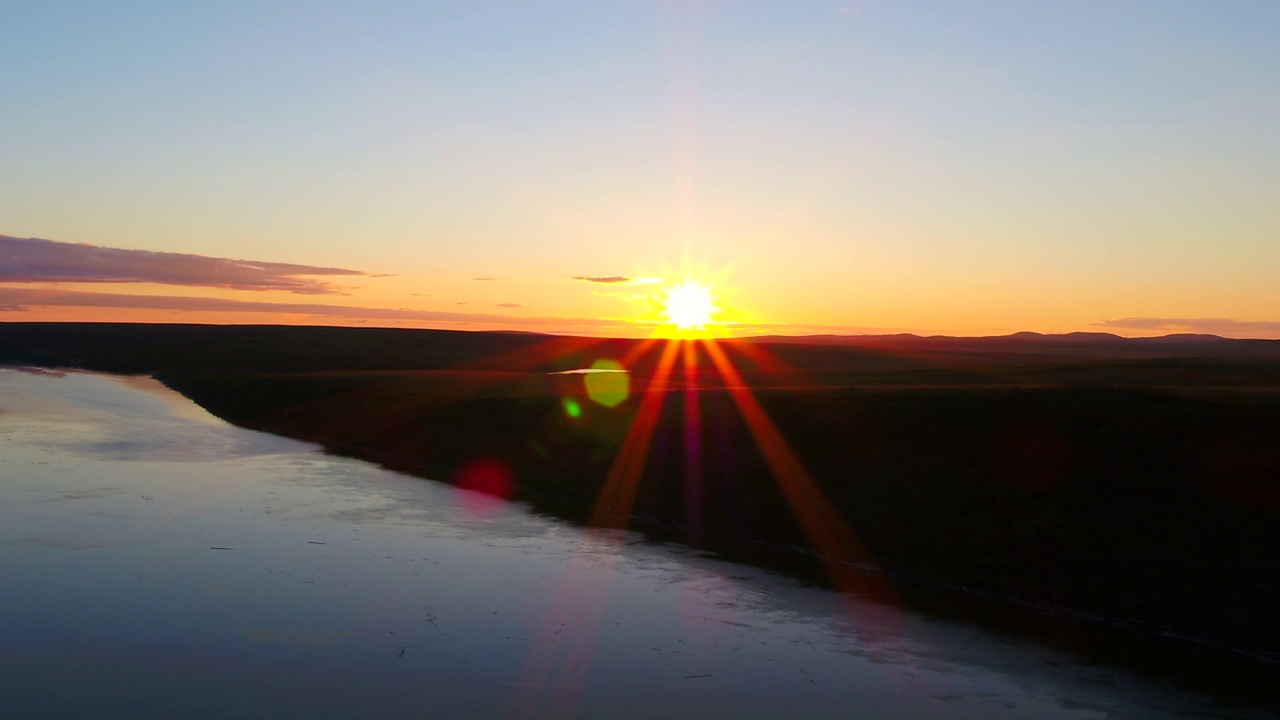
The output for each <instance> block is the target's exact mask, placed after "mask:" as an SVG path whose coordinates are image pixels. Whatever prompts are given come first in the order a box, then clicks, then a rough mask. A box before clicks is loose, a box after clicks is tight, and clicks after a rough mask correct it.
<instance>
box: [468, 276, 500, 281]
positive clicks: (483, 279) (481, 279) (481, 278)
mask: <svg viewBox="0 0 1280 720" xmlns="http://www.w3.org/2000/svg"><path fill="white" fill-rule="evenodd" d="M471 279H472V280H480V281H483V282H495V281H498V280H501V279H502V278H488V277H479V278H471Z"/></svg>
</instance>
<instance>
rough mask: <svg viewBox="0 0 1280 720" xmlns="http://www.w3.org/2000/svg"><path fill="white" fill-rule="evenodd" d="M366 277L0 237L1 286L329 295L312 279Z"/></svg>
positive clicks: (330, 269)
mask: <svg viewBox="0 0 1280 720" xmlns="http://www.w3.org/2000/svg"><path fill="white" fill-rule="evenodd" d="M317 275H336V276H346V277H368V274H367V273H364V272H360V271H359V270H348V269H345V268H334V267H317V266H313V265H295V264H292V263H273V262H255V261H252V260H232V259H228V258H218V257H209V256H206V255H192V254H187V253H170V252H152V251H149V250H126V249H122V248H108V247H100V246H97V245H88V244H79V243H65V242H56V241H54V240H42V239H39V238H15V237H9V236H7V235H0V282H6V283H53V282H57V283H64V282H65V283H156V284H160V285H185V286H193V287H214V288H222V289H226V290H280V291H284V292H291V293H297V294H301V295H333V294H339V293H341V289H340V288H337V287H335V286H334V285H332V284H331V283H328V282H324V281H322V280H316V279H314V278H313V277H312V276H317Z"/></svg>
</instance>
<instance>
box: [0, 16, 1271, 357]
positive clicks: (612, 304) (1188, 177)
mask: <svg viewBox="0 0 1280 720" xmlns="http://www.w3.org/2000/svg"><path fill="white" fill-rule="evenodd" d="M4 26H5V28H6V32H5V35H4V42H3V43H0V67H4V68H5V72H4V73H2V74H0V97H4V98H5V112H4V113H0V137H4V138H6V142H4V143H2V144H0V168H2V169H3V172H2V173H0V233H3V234H5V235H9V236H14V237H40V238H47V239H51V240H55V241H63V242H80V243H91V244H94V245H100V246H105V247H112V248H124V249H142V250H151V251H167V252H177V253H190V254H199V255H206V256H211V257H228V258H250V259H254V260H260V261H264V262H287V263H300V264H307V265H315V266H326V267H328V266H337V267H344V268H352V269H354V270H358V271H361V272H365V273H370V274H372V275H385V274H395V275H396V276H397V278H398V279H386V280H381V281H369V283H367V284H366V285H362V286H360V287H353V288H352V292H353V293H354V294H355V297H356V300H353V302H356V301H358V302H367V303H370V304H379V305H387V304H388V303H390V304H391V305H392V306H395V307H407V306H410V305H412V306H413V307H421V308H422V309H442V308H444V306H445V305H449V306H450V307H451V308H452V307H453V306H454V305H456V304H457V303H469V304H477V305H481V304H483V305H486V306H487V305H497V304H499V302H507V303H509V304H520V305H526V306H529V308H530V311H531V312H533V311H536V312H537V313H538V314H539V316H540V317H541V316H543V315H545V316H547V317H560V316H563V317H566V318H568V317H582V316H592V317H614V318H620V319H625V318H626V317H629V316H632V315H635V314H636V313H638V312H640V310H639V309H637V306H636V305H635V304H634V302H640V303H641V304H643V299H640V300H637V299H635V298H621V299H620V298H617V297H606V296H600V295H589V294H587V288H585V287H584V286H583V285H582V284H581V283H578V284H575V283H573V282H571V281H570V279H571V278H573V277H576V276H582V275H614V274H617V275H626V276H633V275H634V276H663V277H666V276H671V275H673V274H679V273H683V272H686V271H687V270H688V268H690V267H693V268H696V269H698V270H699V271H701V272H704V273H708V274H716V273H720V275H718V277H723V283H724V287H723V288H722V292H723V294H724V295H725V296H726V304H727V305H731V306H733V307H734V308H735V309H736V311H737V313H738V315H737V319H738V320H740V321H741V322H744V323H750V322H758V323H761V324H773V325H776V324H788V323H790V324H794V325H796V326H797V327H800V326H831V327H849V328H884V329H886V330H887V329H894V330H897V329H910V330H919V331H935V332H954V333H974V332H986V331H1004V330H1009V331H1012V330H1020V329H1032V330H1046V331H1064V330H1072V329H1088V328H1089V327H1090V326H1091V324H1093V323H1097V322H1102V321H1108V320H1113V319H1115V318H1121V317H1138V316H1141V317H1169V318H1180V319H1184V320H1185V319H1195V318H1209V319H1215V318H1216V319H1223V318H1227V319H1236V320H1240V321H1251V322H1270V321H1280V307H1277V302H1276V301H1275V300H1274V299H1273V296H1274V293H1272V292H1271V291H1270V284H1271V281H1270V275H1271V273H1270V271H1269V268H1271V267H1275V266H1276V265H1277V263H1278V262H1280V242H1277V240H1280V238H1277V231H1278V230H1280V217H1278V216H1277V211H1276V210H1275V209H1273V208H1272V205H1274V197H1275V195H1276V190H1277V189H1280V132H1277V130H1276V128H1277V127H1280V73H1277V72H1276V69H1277V68H1280V43H1277V42H1275V38H1276V37H1280V4H1277V3H1274V2H1231V3H1212V2H1168V1H1161V2H1156V1H1154V0H1153V1H1151V2H1119V1H1115V2H1063V3H1046V2H974V3H954V2H847V3H840V2H835V3H830V2H705V3H687V2H684V3H681V2H622V1H618V2H574V3H571V2H505V3H497V2H495V3H487V2H465V3H463V2H458V3H369V4H364V3H362V4H340V3H288V2H280V3H232V2H221V3H189V4H188V3H182V4H169V3H110V4H108V3H96V4H93V3H86V4H73V3H30V4H28V5H25V6H16V7H13V8H9V9H7V10H6V13H5V22H4ZM476 276H485V277H499V278H502V279H503V280H504V281H505V282H507V284H506V285H505V286H504V287H503V289H502V291H501V292H503V293H505V294H502V295H501V300H499V295H497V294H494V293H496V292H498V291H495V290H493V289H492V288H488V287H486V288H483V289H482V288H479V287H477V286H476V285H475V284H474V283H471V284H468V283H469V281H470V278H473V277H476ZM415 289H417V290H423V289H428V290H430V291H431V292H430V293H429V294H430V295H431V296H432V297H433V299H430V300H429V299H425V298H424V297H423V295H425V294H428V293H417V294H415V293H414V290H415ZM134 290H137V291H139V292H143V291H147V290H146V289H137V288H134ZM153 291H155V292H159V291H158V290H154V289H153ZM411 297H412V298H418V299H410V298H411ZM633 301H634V302H633ZM414 303H418V304H417V305H413V304H414ZM431 303H436V304H437V305H434V306H433V305H431ZM455 309H456V308H455ZM1141 330H1142V331H1143V332H1147V331H1149V328H1143V329H1141Z"/></svg>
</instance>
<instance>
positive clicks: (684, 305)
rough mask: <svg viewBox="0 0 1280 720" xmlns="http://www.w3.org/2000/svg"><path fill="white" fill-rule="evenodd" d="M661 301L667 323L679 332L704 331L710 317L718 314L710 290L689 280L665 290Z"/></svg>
mask: <svg viewBox="0 0 1280 720" xmlns="http://www.w3.org/2000/svg"><path fill="white" fill-rule="evenodd" d="M666 293H667V296H666V298H664V299H663V301H662V302H663V305H664V306H665V308H664V312H665V313H666V316H667V321H668V322H670V323H671V324H672V325H675V326H676V329H678V330H681V331H688V330H704V329H706V326H707V325H708V324H710V323H711V317H712V316H713V315H715V314H716V313H717V312H719V310H720V308H717V307H716V306H715V302H714V298H713V297H712V295H711V289H710V288H708V287H706V286H704V285H699V284H698V283H696V282H693V281H691V280H686V281H685V282H683V283H681V284H679V285H677V286H675V287H672V288H667V289H666Z"/></svg>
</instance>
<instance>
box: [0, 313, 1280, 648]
mask: <svg viewBox="0 0 1280 720" xmlns="http://www.w3.org/2000/svg"><path fill="white" fill-rule="evenodd" d="M57 330H58V328H53V329H52V330H49V329H43V330H42V332H45V333H46V335H45V336H44V337H46V338H52V339H51V340H47V341H46V342H44V343H43V344H42V345H41V346H40V349H39V352H35V351H31V350H30V349H28V350H27V351H26V354H25V355H23V357H22V360H23V361H25V362H39V363H41V364H46V365H63V366H67V365H75V366H79V367H95V368H96V369H104V370H115V371H120V370H122V369H127V370H129V371H133V372H152V373H155V374H157V376H158V377H160V378H161V379H162V380H163V381H164V382H165V383H166V384H168V385H169V386H170V387H173V388H174V389H177V390H179V391H180V392H182V393H183V394H185V395H187V396H188V397H190V398H192V399H193V400H195V401H196V402H197V403H199V404H201V405H202V406H204V407H205V408H207V409H209V410H210V411H211V412H213V413H214V414H216V415H218V416H220V417H223V418H225V419H227V420H229V421H231V422H233V423H236V424H238V425H242V426H244V427H249V428H253V429H258V430H266V431H270V432H273V433H278V434H282V435H287V436H290V437H295V438H299V439H304V440H309V441H314V442H318V443H320V444H322V445H324V446H325V447H326V448H328V449H329V450H330V451H332V452H335V453H340V454H345V455H351V456H355V457H360V458H363V459H368V460H373V461H376V462H379V463H382V464H384V465H386V466H388V467H391V468H393V469H397V470H402V471H406V472H410V473H414V474H419V475H422V476H424V477H429V478H433V479H438V480H444V481H446V482H453V483H456V484H462V485H468V486H474V487H479V488H481V489H488V490H489V491H491V492H494V493H496V494H501V495H504V496H507V497H511V498H514V499H519V500H524V501H527V502H529V503H530V504H532V505H533V506H534V507H535V508H538V509H539V510H542V511H544V512H550V513H554V514H557V515H559V516H561V517H566V518H570V519H573V520H576V521H579V522H587V521H589V520H591V519H592V518H593V515H594V519H595V520H596V521H597V522H601V521H602V520H603V521H605V522H607V523H609V524H615V523H617V524H620V523H622V522H624V521H625V522H629V523H631V524H632V525H635V524H636V523H639V524H640V526H641V527H642V528H643V529H645V530H646V531H647V532H649V533H650V534H652V535H654V536H657V537H661V538H663V539H673V540H679V541H680V542H684V543H687V544H689V545H691V546H694V547H702V548H707V549H709V550H713V551H715V552H718V553H721V554H724V555H725V556H726V557H729V558H735V559H742V560H746V561H752V562H760V563H762V564H769V565H771V566H774V567H785V568H786V569H788V570H789V571H792V572H794V573H795V574H798V575H803V576H806V577H811V578H818V577H821V576H822V572H823V571H824V570H830V566H828V567H827V568H816V566H815V565H814V564H812V563H810V562H808V561H807V560H806V558H808V557H811V556H812V554H813V553H818V552H822V551H830V550H831V548H833V547H835V548H837V549H839V550H841V551H842V552H845V553H846V554H845V555H844V556H842V557H839V558H837V560H838V561H841V562H856V563H860V564H862V565H864V566H867V567H870V568H873V569H874V571H875V572H872V573H871V574H870V575H869V577H878V578H882V580H875V581H869V582H867V583H864V585H863V587H862V589H863V590H864V591H866V592H868V593H871V594H876V593H891V594H894V595H896V596H898V597H899V598H905V599H906V600H907V601H913V599H915V598H917V597H918V596H923V595H929V593H928V592H924V591H921V590H920V588H924V587H929V586H937V587H942V588H950V589H963V590H965V591H966V592H967V593H968V594H970V595H971V596H974V597H985V598H991V599H995V600H998V601H1000V602H1003V603H1012V604H1014V605H1017V606H1019V607H1024V608H1041V609H1043V608H1056V609H1059V610H1065V611H1066V614H1067V615H1069V616H1070V617H1072V618H1078V619H1093V620H1097V621H1102V622H1105V623H1108V624H1111V625H1118V626H1124V627H1128V628H1131V629H1133V630H1135V631H1141V632H1146V633H1150V634H1157V635H1160V634H1163V635H1168V636H1177V637H1181V638H1186V639H1187V641H1188V642H1194V643H1196V644H1199V645H1200V646H1202V647H1206V648H1210V647H1211V648H1217V649H1226V648H1230V649H1231V650H1232V651H1233V652H1236V653H1239V654H1242V655H1247V656H1248V657H1250V658H1253V659H1254V660H1256V661H1258V662H1260V663H1263V664H1264V665H1265V664H1272V663H1275V661H1276V657H1277V655H1276V653H1277V651H1278V650H1280V618H1278V617H1277V616H1276V614H1275V612H1274V599H1275V598H1276V597H1280V557H1278V556H1277V553H1275V551H1274V548H1276V547H1278V546H1280V393H1277V392H1276V386H1277V385H1280V383H1277V382H1276V381H1275V378H1276V372H1275V370H1276V368H1275V364H1274V363H1272V362H1270V361H1266V360H1249V361H1248V362H1245V361H1242V360H1240V359H1239V358H1237V357H1225V358H1216V357H1211V358H1205V357H1199V358H1194V359H1188V358H1176V357H1175V358H1168V357H1157V358H1151V357H1142V358H1111V359H1108V358H1105V357H1103V358H1100V357H1096V356H1090V357H1088V358H1085V359H1075V360H1071V359H1064V358H1062V357H1051V358H1049V359H1047V360H1046V359H1044V357H1043V356H1041V355H1034V357H1035V358H1036V360H1035V361H1034V362H1032V361H1027V359H1026V358H1027V357H1028V355H1027V353H1025V352H1024V353H1023V354H1022V355H1021V356H1020V357H1021V358H1022V361H1021V362H1019V363H1011V362H1010V361H1009V356H1007V355H1002V356H998V355H992V356H990V357H986V358H976V359H975V357H974V355H973V353H972V352H968V351H966V352H965V353H957V354H956V355H954V356H946V355H943V356H939V355H937V354H936V353H935V355H933V356H930V357H927V358H923V359H922V358H921V357H920V356H919V355H918V354H917V355H907V354H902V355H895V354H893V353H887V352H880V351H876V352H871V351H869V350H866V349H865V348H861V349H859V348H855V349H854V350H851V351H848V352H846V353H845V354H843V355H841V354H839V352H837V351H838V350H842V349H840V348H836V349H834V350H833V349H832V348H830V347H820V348H817V349H815V350H813V352H812V353H810V354H808V355H806V354H805V352H806V351H805V349H804V348H799V349H797V348H794V347H792V348H787V349H786V353H790V354H789V355H788V356H787V359H788V363H787V366H788V367H790V368H793V369H795V368H800V370H798V371H796V372H794V373H792V374H791V375H780V374H778V373H770V372H766V370H767V369H768V368H767V366H765V365H764V364H762V363H756V364H755V365H753V364H752V363H751V361H750V356H749V355H748V354H747V353H746V352H745V351H743V352H741V353H740V354H735V355H732V357H733V358H734V359H735V362H738V363H739V364H740V365H741V366H742V367H743V368H744V371H743V373H742V378H743V380H742V382H743V383H744V384H745V387H746V388H747V389H748V390H749V391H750V394H751V397H752V398H754V402H756V403H758V407H759V409H760V410H761V411H762V412H763V414H764V416H766V417H767V418H768V419H769V422H770V423H771V425H772V426H773V427H774V428H776V430H777V432H778V435H779V438H780V439H781V440H782V441H783V444H784V445H785V446H786V448H788V449H789V450H790V451H791V452H793V453H794V458H795V459H796V460H797V461H798V463H799V466H800V467H802V468H803V469H804V470H805V471H807V477H808V478H809V479H810V480H811V481H812V483H813V484H814V486H815V487H816V488H817V489H818V490H820V491H821V493H820V497H822V498H825V500H826V501H828V502H829V504H830V507H831V508H832V509H833V510H834V512H835V515H836V516H838V520H839V524H840V525H841V526H842V527H843V528H845V529H847V530H848V535H849V537H850V538H851V539H852V545H851V544H849V543H843V544H841V543H837V544H836V545H830V544H828V545H827V546H818V547H815V534H814V528H813V524H812V522H813V521H812V518H810V519H809V521H808V522H807V521H806V520H804V517H805V516H804V514H803V513H797V512H796V505H795V495H794V494H791V495H789V493H788V491H787V490H786V489H785V488H786V486H780V484H779V482H778V480H777V478H776V475H775V470H776V469H777V464H776V462H774V463H773V464H771V458H770V457H769V453H768V452H767V448H762V446H761V442H760V435H759V428H758V427H756V428H753V427H752V426H751V424H750V423H749V422H747V421H746V420H744V415H743V413H742V411H741V405H740V399H741V397H740V395H738V396H735V392H734V388H733V387H726V385H727V383H725V382H724V381H723V380H717V379H716V377H715V376H713V375H711V374H708V373H696V374H689V373H685V374H679V373H675V374H672V375H671V376H669V377H667V378H666V379H665V381H664V382H661V383H660V384H659V385H660V387H657V388H654V390H655V393H657V396H658V397H662V398H664V400H663V401H662V402H661V403H660V404H659V403H658V402H656V400H655V399H654V395H651V394H649V393H647V392H645V390H646V388H649V387H650V386H651V384H652V383H653V381H654V375H655V369H656V364H655V362H654V361H653V360H652V358H650V359H648V360H643V359H642V360H641V361H640V362H636V363H632V364H630V365H629V367H630V368H631V369H632V372H631V374H630V388H631V391H630V392H628V393H627V394H626V396H625V397H624V398H622V399H620V400H619V401H618V402H617V403H616V404H614V405H612V406H610V405H607V404H602V403H599V402H593V401H592V399H591V397H590V394H589V393H587V392H586V388H585V381H584V376H581V375H572V376H563V375H559V376H557V375H550V374H548V373H549V372H550V371H552V370H557V369H568V368H572V367H589V366H590V365H591V363H592V362H593V360H594V359H597V358H600V357H610V358H623V357H626V356H627V355H628V354H629V353H632V352H633V350H634V348H635V343H633V342H630V341H596V340H589V339H580V338H579V339H566V338H550V339H548V338H540V337H528V336H508V335H501V334H500V335H498V336H491V335H487V334H465V333H443V334H432V333H424V334H422V335H420V336H406V335H396V334H394V333H392V334H385V333H388V332H390V331H377V332H382V333H384V334H382V335H370V334H364V335H361V331H358V330H351V331H345V330H340V329H333V328H325V329H317V330H315V331H314V332H307V331H309V330H312V329H306V328H289V329H283V328H282V329H278V330H279V332H278V333H275V335H274V336H275V337H276V338H277V340H278V342H274V343H271V342H267V343H265V346H262V347H253V346H250V345H249V344H248V343H241V344H235V345H229V344H228V343H227V341H226V338H227V337H228V336H229V335H230V334H231V333H233V332H239V333H240V334H241V336H244V335H245V334H246V333H247V334H249V335H252V334H253V333H250V332H248V331H246V330H244V329H240V330H238V331H233V330H223V331H221V332H222V333H223V334H222V335H218V334H217V333H212V332H207V331H201V330H199V329H198V328H197V329H192V328H190V327H187V328H181V329H178V330H175V331H174V333H175V335H181V336H182V338H181V340H182V342H178V341H177V339H176V338H170V339H169V340H165V338H164V333H163V332H159V331H155V330H151V329H144V332H146V333H152V334H153V336H154V337H155V338H156V339H155V340H154V341H153V342H154V343H155V344H156V345H155V346H156V347H159V348H161V349H163V350H164V351H163V352H160V351H152V352H150V354H148V352H146V348H140V347H139V346H138V345H136V344H134V345H130V346H126V347H118V348H112V347H109V346H108V347H104V346H101V345H94V344H93V343H92V342H90V341H88V340H85V339H84V337H83V336H80V337H79V339H77V338H76V337H72V336H74V333H72V332H69V331H67V330H65V329H64V330H63V333H64V335H63V337H62V339H61V340H59V339H58V338H57V337H56V331H57ZM90 330H91V331H92V333H105V336H107V337H110V336H111V330H112V329H111V328H102V327H93V328H90ZM258 331H259V332H260V334H261V335H262V336H263V337H266V338H270V337H272V336H273V334H272V333H271V332H268V331H265V330H261V329H259V330H258ZM47 333H54V334H52V335H50V334H47ZM201 337H203V338H205V339H204V342H205V343H206V345H205V346H204V347H203V348H202V347H201V346H200V338H201ZM210 337H214V338H215V339H216V340H217V342H218V343H221V344H220V345H218V346H217V347H214V346H213V345H212V344H211V343H212V342H213V341H211V340H209V338H210ZM374 337H377V338H380V342H378V343H370V342H369V340H370V339H371V338H374ZM414 337H416V338H418V339H417V341H416V342H417V344H414V343H413V342H410V340H412V339H413V338H414ZM68 338H69V339H68ZM193 338H194V340H193ZM391 340H395V341H397V342H401V343H402V346H400V348H399V349H398V350H397V349H396V345H395V343H394V342H391ZM77 342H79V343H80V344H79V345H77V344H76V343H77ZM259 342H262V340H259ZM1228 342H1229V341H1228ZM229 346H230V347H232V348H233V349H231V350H228V349H227V348H228V347H229ZM548 346H549V347H548ZM9 347H10V349H11V357H12V348H13V347H14V346H13V345H10V346H9ZM59 347H62V348H63V350H62V352H63V355H62V356H61V359H62V362H58V359H59V355H58V352H59V351H58V348H59ZM1253 347H1255V348H1256V347H1258V346H1256V345H1255V346H1253ZM931 352H932V351H931ZM1046 352H1047V351H1046ZM781 354H782V353H779V355H781ZM1121 354H1123V353H1121ZM1223 355H1225V356H1229V355H1230V353H1229V352H1224V353H1223ZM237 357H238V358H239V359H238V360H235V358H237ZM148 358H150V359H149V360H148ZM433 358H434V359H433ZM295 361H296V362H295ZM414 363H416V366H415V369H413V370H408V369H405V366H411V365H413V364H414ZM566 366H568V368H566ZM708 366H709V363H708V362H707V361H706V358H703V359H702V362H701V363H700V365H699V367H702V368H706V367H708ZM290 367H296V368H301V371H299V370H297V369H295V370H288V369H287V368H290ZM446 368H451V369H446ZM797 378H798V379H799V380H797ZM646 399H648V405H647V407H649V408H650V411H653V408H660V409H658V410H656V411H653V414H652V416H651V417H650V419H651V420H652V427H651V436H650V437H648V440H647V444H646V447H645V450H644V453H643V455H642V456H643V458H644V463H643V467H642V468H641V467H637V468H636V472H635V473H634V477H632V478H631V479H633V480H634V481H635V482H636V486H635V488H634V493H633V495H632V497H633V498H634V499H633V501H632V502H631V503H629V507H625V508H621V509H619V508H617V507H615V508H613V509H612V514H611V513H610V511H609V509H608V508H601V507H600V506H599V501H600V499H601V497H602V491H603V490H604V488H605V487H606V484H607V483H608V481H609V478H610V472H611V470H613V469H615V466H616V463H617V460H618V458H619V456H620V453H622V452H623V448H624V446H625V445H626V443H627V442H628V441H627V437H628V433H629V432H631V431H632V428H633V427H634V426H635V424H636V422H637V417H638V416H639V415H640V414H641V413H642V412H649V411H642V408H645V407H646ZM570 402H572V406H571V405H570V404H569V403H570ZM571 407H572V408H576V413H575V412H571V411H570V408H571ZM691 413H692V414H696V421H695V419H694V415H691ZM693 427H696V428H697V431H696V432H694V433H692V434H691V431H690V428H693ZM691 438H692V440H691ZM772 460H775V461H776V457H775V458H772ZM615 472H616V470H615ZM793 480H794V478H793ZM607 495H608V497H610V498H613V499H617V498H618V497H620V496H617V495H616V494H607ZM618 513H621V514H622V515H625V517H619V516H618ZM818 540H819V542H818V545H821V537H819V538H818ZM895 578H909V579H911V580H912V581H911V582H897V581H896V580H895ZM935 595H936V594H935ZM923 601H925V602H928V600H927V599H926V600H923ZM1060 614H1061V613H1060ZM1010 617H1011V618H1016V619H1015V620H1013V621H1012V622H1027V618H1029V617H1035V615H1034V614H1030V615H1028V614H1022V613H1010ZM1045 617H1051V616H1049V615H1045ZM1081 627H1082V628H1083V627H1084V626H1081ZM1033 632H1034V631H1033ZM1080 634H1081V635H1087V634H1088V633H1087V631H1085V630H1083V629H1082V630H1081V631H1080ZM1085 642H1087V641H1085Z"/></svg>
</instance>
